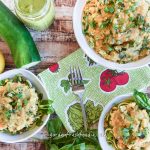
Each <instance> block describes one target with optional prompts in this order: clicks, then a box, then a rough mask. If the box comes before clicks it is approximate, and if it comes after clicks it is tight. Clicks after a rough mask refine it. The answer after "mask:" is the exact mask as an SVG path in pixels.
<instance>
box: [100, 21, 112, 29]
mask: <svg viewBox="0 0 150 150" xmlns="http://www.w3.org/2000/svg"><path fill="white" fill-rule="evenodd" d="M110 23H111V20H110V19H107V20H105V21H103V22H102V23H101V24H100V29H104V28H106V27H107V26H108V25H109V24H110Z"/></svg>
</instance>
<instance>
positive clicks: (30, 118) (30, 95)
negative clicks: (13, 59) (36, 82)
mask: <svg viewBox="0 0 150 150" xmlns="http://www.w3.org/2000/svg"><path fill="white" fill-rule="evenodd" d="M51 104H52V102H51V101H50V100H42V95H41V94H40V93H38V91H37V90H36V88H35V87H34V86H33V85H32V83H31V82H30V81H29V80H27V79H26V78H25V77H23V76H22V75H20V74H19V75H16V76H15V77H13V78H11V79H4V80H1V81H0V132H4V133H9V134H13V135H14V134H21V133H23V132H25V131H28V130H29V129H31V128H34V127H35V126H40V125H41V124H42V117H43V116H44V115H45V114H48V113H50V112H52V108H51Z"/></svg>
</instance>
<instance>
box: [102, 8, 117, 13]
mask: <svg viewBox="0 0 150 150" xmlns="http://www.w3.org/2000/svg"><path fill="white" fill-rule="evenodd" d="M104 11H105V12H106V13H114V11H115V9H114V7H113V6H111V7H108V6H107V7H105V8H104Z"/></svg>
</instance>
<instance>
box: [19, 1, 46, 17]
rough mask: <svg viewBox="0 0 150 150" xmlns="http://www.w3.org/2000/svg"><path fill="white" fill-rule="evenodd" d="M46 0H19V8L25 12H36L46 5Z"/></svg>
mask: <svg viewBox="0 0 150 150" xmlns="http://www.w3.org/2000/svg"><path fill="white" fill-rule="evenodd" d="M45 3H46V0H18V6H19V9H20V10H21V11H22V12H23V13H25V14H30V15H32V14H35V13H37V12H39V11H40V10H41V9H42V8H43V7H44V5H45Z"/></svg>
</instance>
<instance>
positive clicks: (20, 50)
mask: <svg viewBox="0 0 150 150" xmlns="http://www.w3.org/2000/svg"><path fill="white" fill-rule="evenodd" d="M0 37H1V38H2V39H3V40H4V41H5V42H6V43H7V44H8V46H9V48H10V50H11V54H12V57H13V59H14V63H15V65H16V67H17V68H29V67H32V66H34V65H36V64H38V63H39V62H40V61H41V58H40V55H39V52H38V50H37V47H36V45H35V43H34V41H33V39H32V37H31V35H30V33H29V31H28V30H27V29H26V27H25V26H24V25H23V23H22V22H21V21H19V19H18V18H17V17H16V16H15V15H14V14H13V13H12V12H11V11H10V10H9V9H8V8H7V7H6V6H5V5H4V4H3V3H2V2H1V1H0Z"/></svg>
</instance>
